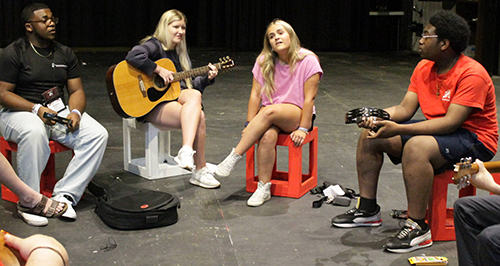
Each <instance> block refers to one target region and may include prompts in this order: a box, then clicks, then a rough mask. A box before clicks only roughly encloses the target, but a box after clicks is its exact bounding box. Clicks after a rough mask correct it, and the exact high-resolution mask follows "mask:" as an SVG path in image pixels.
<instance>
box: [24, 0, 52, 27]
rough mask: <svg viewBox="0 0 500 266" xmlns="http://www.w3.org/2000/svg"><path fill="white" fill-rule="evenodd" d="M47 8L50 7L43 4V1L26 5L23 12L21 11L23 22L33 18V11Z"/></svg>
mask: <svg viewBox="0 0 500 266" xmlns="http://www.w3.org/2000/svg"><path fill="white" fill-rule="evenodd" d="M47 8H49V6H47V5H46V4H42V3H33V4H30V5H28V6H26V7H25V8H24V9H23V12H21V22H22V23H23V25H24V24H25V23H27V22H28V21H29V20H30V19H31V17H32V16H33V13H34V12H35V11H37V10H40V9H47Z"/></svg>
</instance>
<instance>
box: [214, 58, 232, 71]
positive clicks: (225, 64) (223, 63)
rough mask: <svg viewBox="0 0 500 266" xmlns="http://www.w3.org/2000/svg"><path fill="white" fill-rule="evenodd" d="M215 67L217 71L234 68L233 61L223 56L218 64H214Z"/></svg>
mask: <svg viewBox="0 0 500 266" xmlns="http://www.w3.org/2000/svg"><path fill="white" fill-rule="evenodd" d="M216 67H217V68H218V69H222V70H224V69H229V68H232V67H234V61H233V59H231V57H230V56H225V57H222V58H219V63H217V64H216Z"/></svg>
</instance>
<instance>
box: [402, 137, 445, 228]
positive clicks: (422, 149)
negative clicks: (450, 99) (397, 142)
mask: <svg viewBox="0 0 500 266" xmlns="http://www.w3.org/2000/svg"><path fill="white" fill-rule="evenodd" d="M445 163H446V160H445V159H444V158H443V156H442V155H441V153H440V151H439V146H438V144H437V142H436V139H435V138H433V137H432V136H415V137H413V138H411V139H410V140H409V141H408V142H407V143H406V145H405V148H404V150H403V158H402V165H403V177H404V181H405V187H406V196H407V199H408V216H409V217H411V218H413V219H417V220H421V219H424V218H425V213H426V210H427V204H428V202H429V196H430V194H431V191H432V182H433V179H434V169H438V168H440V167H442V166H444V165H445Z"/></svg>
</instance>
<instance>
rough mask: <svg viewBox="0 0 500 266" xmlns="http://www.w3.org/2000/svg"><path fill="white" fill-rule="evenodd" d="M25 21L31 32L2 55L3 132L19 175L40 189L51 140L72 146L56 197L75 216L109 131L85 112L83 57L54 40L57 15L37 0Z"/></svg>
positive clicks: (25, 13)
mask: <svg viewBox="0 0 500 266" xmlns="http://www.w3.org/2000/svg"><path fill="white" fill-rule="evenodd" d="M21 20H22V22H23V24H24V28H25V33H26V36H23V37H20V38H18V39H17V40H15V41H14V42H13V43H11V44H10V45H9V46H7V47H6V48H5V49H4V50H3V52H2V56H1V57H0V69H1V70H2V71H0V104H1V105H2V107H3V109H2V110H0V131H1V132H2V135H3V137H4V138H5V139H6V140H8V141H13V142H15V143H17V144H18V153H17V162H18V163H17V164H18V167H17V168H18V169H17V171H18V175H19V177H20V178H21V179H22V180H23V181H24V182H25V183H26V184H28V186H30V187H31V188H33V189H35V190H36V191H39V188H40V175H41V173H42V171H43V169H44V168H45V165H46V164H47V160H48V158H49V156H50V148H49V140H55V141H57V142H59V143H61V144H63V145H65V146H67V147H69V148H71V149H73V151H74V157H73V159H72V160H71V162H70V163H69V165H68V168H67V169H66V172H65V173H64V176H63V178H62V179H60V180H59V181H58V182H57V183H56V186H55V187H54V191H53V197H54V198H55V199H56V200H59V201H63V202H66V203H68V206H69V207H70V208H69V209H68V211H66V213H65V214H64V215H63V216H64V217H67V218H70V219H76V213H75V211H74V209H73V208H72V207H71V206H75V205H76V204H77V203H78V201H79V200H80V198H81V196H82V194H83V192H84V190H85V187H86V186H87V184H88V182H90V180H91V179H92V178H93V176H94V174H95V173H96V171H97V169H98V168H99V165H100V163H101V160H102V156H103V154H104V151H105V149H106V144H107V140H108V133H107V131H106V129H105V128H104V127H103V126H102V125H100V124H99V123H98V122H97V121H95V120H94V119H93V118H92V117H90V116H89V115H88V114H87V113H85V112H84V111H85V105H86V98H85V93H84V91H83V86H82V81H81V79H80V71H79V65H78V60H77V58H76V56H75V54H74V53H73V51H72V50H71V49H70V48H69V47H67V46H65V45H62V44H60V43H58V42H56V41H55V40H54V39H55V34H56V24H57V23H58V21H59V20H58V18H57V17H55V16H54V15H53V14H52V11H51V10H50V9H49V7H48V6H46V5H45V4H39V3H35V4H31V5H29V6H27V7H25V8H24V10H23V12H22V14H21ZM65 91H67V94H68V95H67V98H68V100H67V102H66V101H65V97H64V94H65ZM46 113H48V114H53V115H57V116H60V117H63V118H66V119H68V120H70V122H69V123H56V122H54V121H53V120H50V119H48V118H45V117H44V114H46ZM18 212H19V211H18ZM19 214H20V216H21V217H22V218H23V219H30V216H29V215H25V214H22V213H19Z"/></svg>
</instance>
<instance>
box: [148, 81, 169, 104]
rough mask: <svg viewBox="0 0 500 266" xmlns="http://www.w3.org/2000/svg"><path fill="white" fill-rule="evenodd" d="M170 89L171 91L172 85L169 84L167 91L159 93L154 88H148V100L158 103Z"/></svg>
mask: <svg viewBox="0 0 500 266" xmlns="http://www.w3.org/2000/svg"><path fill="white" fill-rule="evenodd" d="M168 89H170V84H167V88H166V89H165V90H162V91H159V90H157V89H156V88H154V87H151V88H148V99H149V100H150V101H151V102H156V101H158V100H160V99H161V97H163V95H165V93H167V91H168Z"/></svg>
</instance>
